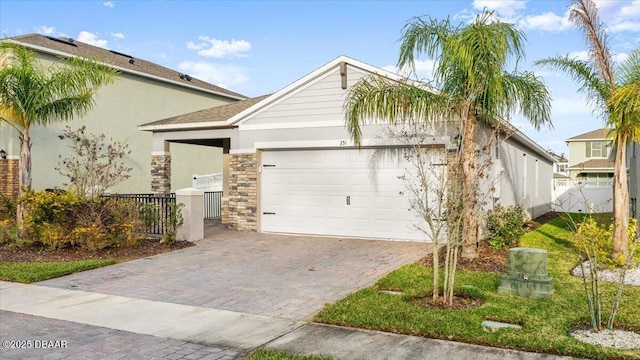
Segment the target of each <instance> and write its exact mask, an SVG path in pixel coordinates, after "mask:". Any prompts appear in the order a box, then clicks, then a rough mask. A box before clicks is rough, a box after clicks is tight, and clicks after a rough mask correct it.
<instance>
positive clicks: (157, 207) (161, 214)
mask: <svg viewBox="0 0 640 360" xmlns="http://www.w3.org/2000/svg"><path fill="white" fill-rule="evenodd" d="M105 196H107V197H110V198H115V199H118V200H129V201H137V202H139V203H141V204H142V205H143V209H144V211H143V214H144V217H145V222H146V223H147V232H148V233H149V234H152V235H162V234H164V233H165V229H166V226H167V224H168V222H169V215H170V214H171V207H170V206H169V205H170V204H175V203H176V195H175V194H168V195H157V194H114V195H105Z"/></svg>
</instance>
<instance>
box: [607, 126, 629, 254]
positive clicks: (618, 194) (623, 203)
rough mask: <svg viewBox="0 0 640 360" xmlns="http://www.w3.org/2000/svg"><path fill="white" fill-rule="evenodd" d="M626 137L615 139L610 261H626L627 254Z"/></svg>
mask: <svg viewBox="0 0 640 360" xmlns="http://www.w3.org/2000/svg"><path fill="white" fill-rule="evenodd" d="M626 158H627V136H626V135H624V134H623V135H620V136H618V138H617V139H616V158H615V163H614V174H613V220H614V225H613V229H614V230H613V250H612V252H611V259H612V260H613V261H617V260H619V259H620V258H622V259H626V257H627V254H628V252H629V237H628V235H627V228H628V227H629V186H628V184H627V165H626V161H627V159H626Z"/></svg>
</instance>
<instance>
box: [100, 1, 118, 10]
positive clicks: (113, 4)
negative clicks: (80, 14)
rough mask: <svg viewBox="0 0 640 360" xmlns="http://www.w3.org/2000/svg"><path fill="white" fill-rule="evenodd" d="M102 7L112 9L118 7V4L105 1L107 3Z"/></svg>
mask: <svg viewBox="0 0 640 360" xmlns="http://www.w3.org/2000/svg"><path fill="white" fill-rule="evenodd" d="M102 5H104V6H106V7H109V8H112V7H114V6H116V4H115V3H114V2H113V1H105V2H103V3H102Z"/></svg>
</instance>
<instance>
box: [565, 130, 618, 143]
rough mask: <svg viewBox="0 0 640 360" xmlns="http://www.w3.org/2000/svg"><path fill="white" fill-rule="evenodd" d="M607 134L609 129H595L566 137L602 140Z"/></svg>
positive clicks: (570, 139) (574, 139)
mask: <svg viewBox="0 0 640 360" xmlns="http://www.w3.org/2000/svg"><path fill="white" fill-rule="evenodd" d="M608 134H609V129H597V130H593V131H589V132H586V133H584V134H580V135H576V136H574V137H570V138H568V139H567V141H576V140H604V139H607V135H608Z"/></svg>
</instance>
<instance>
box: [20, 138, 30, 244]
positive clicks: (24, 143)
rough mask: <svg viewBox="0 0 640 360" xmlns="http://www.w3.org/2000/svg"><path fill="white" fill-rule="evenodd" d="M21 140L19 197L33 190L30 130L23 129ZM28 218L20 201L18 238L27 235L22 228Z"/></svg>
mask: <svg viewBox="0 0 640 360" xmlns="http://www.w3.org/2000/svg"><path fill="white" fill-rule="evenodd" d="M19 138H20V160H19V163H18V166H19V168H18V169H19V170H18V176H19V179H20V180H19V185H20V190H19V197H22V194H23V192H24V191H25V190H31V137H30V135H29V128H28V127H26V128H24V129H22V131H21V132H20V134H19ZM25 216H26V209H25V208H24V204H23V203H22V201H20V200H19V201H18V206H17V211H16V225H17V226H18V236H20V237H21V238H22V237H24V235H25V229H24V228H23V226H22V222H23V221H24V218H25Z"/></svg>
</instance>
